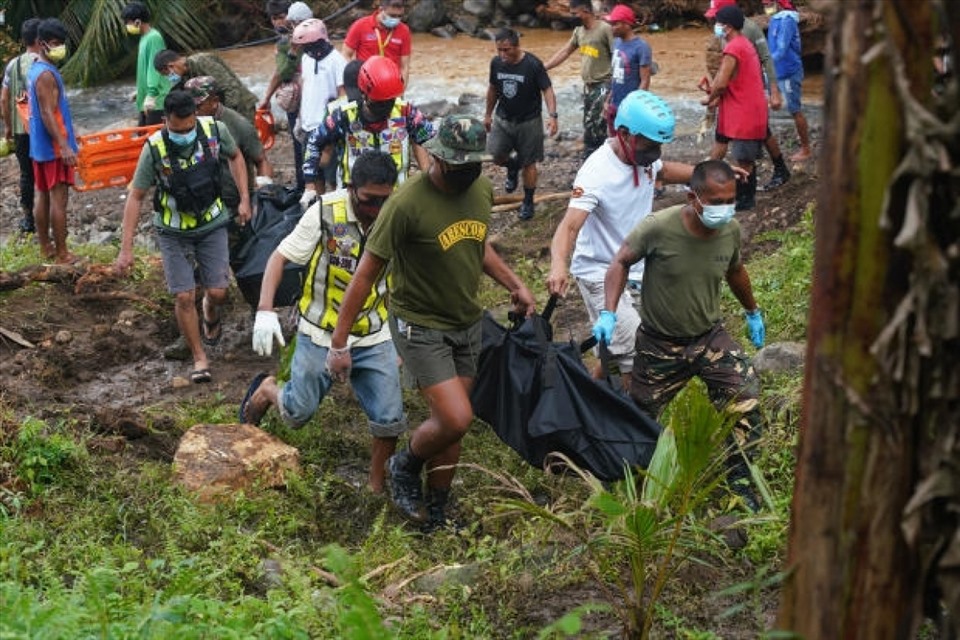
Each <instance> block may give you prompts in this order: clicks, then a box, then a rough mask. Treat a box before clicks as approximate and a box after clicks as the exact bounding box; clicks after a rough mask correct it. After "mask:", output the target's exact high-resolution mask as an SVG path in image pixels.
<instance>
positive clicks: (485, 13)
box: [463, 0, 493, 18]
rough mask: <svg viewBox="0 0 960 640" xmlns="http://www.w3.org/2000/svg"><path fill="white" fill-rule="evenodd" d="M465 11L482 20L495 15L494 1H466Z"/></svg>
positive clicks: (464, 4) (464, 3)
mask: <svg viewBox="0 0 960 640" xmlns="http://www.w3.org/2000/svg"><path fill="white" fill-rule="evenodd" d="M463 10H464V11H466V12H467V13H469V14H471V15H475V16H477V17H480V18H488V17H490V16H491V15H493V0H464V2H463Z"/></svg>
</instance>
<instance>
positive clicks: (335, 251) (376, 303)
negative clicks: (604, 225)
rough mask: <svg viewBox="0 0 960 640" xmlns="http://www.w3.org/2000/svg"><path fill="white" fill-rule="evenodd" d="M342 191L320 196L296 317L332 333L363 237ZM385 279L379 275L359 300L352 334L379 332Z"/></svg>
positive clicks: (384, 305)
mask: <svg viewBox="0 0 960 640" xmlns="http://www.w3.org/2000/svg"><path fill="white" fill-rule="evenodd" d="M348 197H349V196H348V195H347V192H346V190H341V191H336V192H332V193H328V194H326V195H324V196H323V197H322V198H323V199H322V203H321V205H320V206H319V207H317V210H318V211H319V213H318V214H317V215H319V216H320V227H321V229H322V233H321V234H320V242H318V243H317V246H316V248H315V249H314V250H313V255H312V256H310V261H309V262H308V263H307V273H306V277H305V278H304V283H305V284H304V288H303V295H301V296H300V303H299V309H300V317H301V318H303V319H304V320H305V321H307V322H309V323H310V324H312V325H314V326H315V327H318V328H320V329H323V330H324V331H330V332H333V330H334V328H335V327H336V326H337V313H338V312H339V310H340V305H341V304H342V303H343V294H344V293H345V292H346V290H347V285H349V284H350V280H351V279H352V278H353V274H354V272H355V271H356V269H357V264H358V263H359V262H360V255H361V254H362V253H363V244H364V242H365V241H366V238H365V237H364V236H363V234H362V233H361V231H360V224H359V223H358V222H357V221H356V219H350V217H349V216H348V213H347V198H348ZM387 288H388V278H387V277H386V276H381V277H380V278H379V279H378V280H377V281H376V283H374V285H373V288H371V290H370V292H369V293H368V294H367V297H366V299H365V300H364V301H363V307H362V308H361V309H360V313H359V314H358V315H357V320H356V322H354V323H353V326H352V327H351V328H350V334H351V335H354V336H367V335H370V334H373V333H377V332H378V331H380V330H381V329H382V328H383V326H384V324H385V323H386V321H387Z"/></svg>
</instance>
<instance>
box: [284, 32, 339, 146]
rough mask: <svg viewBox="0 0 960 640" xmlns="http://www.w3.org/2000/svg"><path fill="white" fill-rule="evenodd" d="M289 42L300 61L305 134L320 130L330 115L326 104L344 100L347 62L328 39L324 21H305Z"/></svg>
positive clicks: (302, 121) (301, 102)
mask: <svg viewBox="0 0 960 640" xmlns="http://www.w3.org/2000/svg"><path fill="white" fill-rule="evenodd" d="M290 41H291V42H292V43H293V44H294V45H295V46H296V47H298V48H299V50H300V52H301V53H302V54H303V55H301V57H300V78H301V83H302V86H301V94H300V96H301V97H300V128H301V129H303V131H304V133H305V134H309V133H310V132H311V131H313V130H314V129H316V128H317V126H318V125H319V124H320V123H321V122H322V121H323V118H324V116H326V114H327V103H329V102H330V101H331V100H336V99H337V98H338V97H339V96H345V95H346V90H345V89H344V88H343V70H344V68H345V67H346V66H347V61H346V60H345V59H344V57H343V56H342V55H340V52H339V51H337V50H336V49H335V48H334V47H333V45H332V44H330V39H329V38H328V36H327V27H326V25H324V24H323V20H318V19H317V18H311V19H309V20H304V21H303V22H301V23H300V24H298V25H297V27H296V28H295V29H294V30H293V36H292V37H291V39H290Z"/></svg>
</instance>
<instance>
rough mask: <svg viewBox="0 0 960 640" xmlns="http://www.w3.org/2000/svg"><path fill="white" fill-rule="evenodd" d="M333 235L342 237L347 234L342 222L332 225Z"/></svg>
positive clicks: (345, 226)
mask: <svg viewBox="0 0 960 640" xmlns="http://www.w3.org/2000/svg"><path fill="white" fill-rule="evenodd" d="M333 235H335V236H337V237H343V236H345V235H347V225H346V224H344V223H342V222H337V223H335V224H334V225H333Z"/></svg>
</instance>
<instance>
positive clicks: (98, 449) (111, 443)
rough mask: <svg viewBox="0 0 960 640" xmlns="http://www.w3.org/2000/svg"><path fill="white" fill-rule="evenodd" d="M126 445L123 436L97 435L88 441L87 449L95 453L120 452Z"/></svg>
mask: <svg viewBox="0 0 960 640" xmlns="http://www.w3.org/2000/svg"><path fill="white" fill-rule="evenodd" d="M126 446H127V440H126V438H124V437H123V436H95V437H93V438H90V440H88V441H87V449H88V450H90V451H93V452H95V453H120V452H121V451H123V449H124V448H125V447H126Z"/></svg>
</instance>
